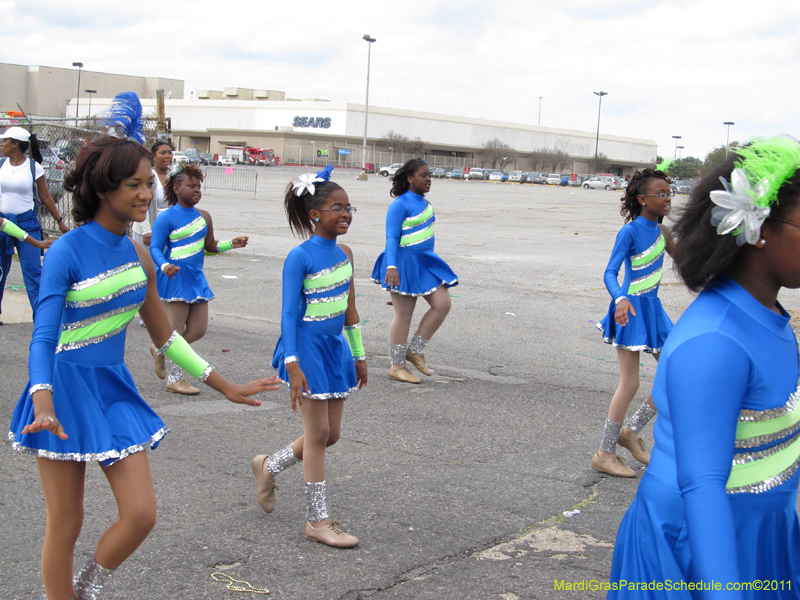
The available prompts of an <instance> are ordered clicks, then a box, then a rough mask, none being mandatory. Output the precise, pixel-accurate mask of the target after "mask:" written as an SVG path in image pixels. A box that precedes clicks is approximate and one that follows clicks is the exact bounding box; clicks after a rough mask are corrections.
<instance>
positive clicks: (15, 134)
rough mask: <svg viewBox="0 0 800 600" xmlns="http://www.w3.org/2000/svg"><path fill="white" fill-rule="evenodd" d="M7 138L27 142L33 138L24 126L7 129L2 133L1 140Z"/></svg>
mask: <svg viewBox="0 0 800 600" xmlns="http://www.w3.org/2000/svg"><path fill="white" fill-rule="evenodd" d="M6 138H11V139H12V140H18V141H20V142H27V141H29V140H30V139H31V134H30V132H29V131H28V130H27V129H23V128H22V127H9V128H8V129H6V131H5V133H2V134H0V140H1V139H6Z"/></svg>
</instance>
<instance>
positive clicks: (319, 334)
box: [272, 235, 357, 400]
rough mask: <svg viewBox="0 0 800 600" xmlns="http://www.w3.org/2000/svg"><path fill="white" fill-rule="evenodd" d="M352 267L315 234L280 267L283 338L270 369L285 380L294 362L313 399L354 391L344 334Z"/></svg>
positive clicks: (334, 247)
mask: <svg viewBox="0 0 800 600" xmlns="http://www.w3.org/2000/svg"><path fill="white" fill-rule="evenodd" d="M352 279H353V265H352V264H351V263H350V260H349V259H348V258H347V255H346V254H345V253H344V251H342V249H341V248H339V246H337V245H336V240H328V239H324V238H321V237H319V236H316V235H315V236H313V237H312V238H311V239H309V240H307V241H305V242H303V243H302V244H300V245H299V246H297V247H296V248H293V249H292V250H291V251H290V252H289V255H288V256H287V257H286V262H285V263H284V265H283V301H282V310H281V337H280V339H279V340H278V344H277V345H276V347H275V353H274V355H273V357H272V368H273V369H277V370H278V375H279V376H280V378H281V379H282V380H283V381H285V382H287V383H288V382H289V374H288V372H287V371H286V364H285V362H284V361H285V360H286V359H289V358H296V359H297V360H298V361H299V364H300V368H301V369H302V370H303V374H304V375H305V376H306V381H308V389H309V390H310V391H311V395H308V394H306V392H305V391H304V392H303V396H304V397H306V398H311V399H313V400H329V399H331V398H347V397H348V396H349V395H350V392H352V391H355V390H356V389H357V382H356V369H355V366H354V365H353V354H352V352H351V351H350V346H349V345H348V343H347V339H346V338H345V336H344V333H342V331H343V328H344V314H345V312H346V311H347V298H348V296H349V291H350V281H351V280H352Z"/></svg>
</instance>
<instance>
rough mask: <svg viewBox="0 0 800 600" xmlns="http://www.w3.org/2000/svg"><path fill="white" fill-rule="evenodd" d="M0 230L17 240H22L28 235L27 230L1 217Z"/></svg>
mask: <svg viewBox="0 0 800 600" xmlns="http://www.w3.org/2000/svg"><path fill="white" fill-rule="evenodd" d="M0 231H2V232H3V233H6V234H8V235H10V236H11V237H14V238H17V239H18V240H24V239H25V238H26V237H28V234H27V232H25V231H22V229H20V228H19V227H18V226H17V225H16V224H14V223H12V222H11V221H9V220H8V219H3V226H2V227H0Z"/></svg>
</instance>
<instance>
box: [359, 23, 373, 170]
mask: <svg viewBox="0 0 800 600" xmlns="http://www.w3.org/2000/svg"><path fill="white" fill-rule="evenodd" d="M361 39H363V40H364V41H365V42H367V97H366V100H365V101H364V147H363V148H362V150H361V157H362V158H361V161H362V163H363V165H362V167H363V169H364V175H365V176H366V173H367V123H368V122H369V63H370V59H371V54H372V44H373V43H375V38H372V37H369V34H368V33H367V34H364V37H363V38H361Z"/></svg>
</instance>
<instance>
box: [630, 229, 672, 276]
mask: <svg viewBox="0 0 800 600" xmlns="http://www.w3.org/2000/svg"><path fill="white" fill-rule="evenodd" d="M666 245H667V241H666V240H665V239H664V236H663V235H659V236H658V239H657V240H656V243H655V244H653V246H652V247H651V248H650V249H649V250H648V251H647V252H646V253H642V254H638V255H636V256H634V257H633V258H631V268H632V269H636V268H642V267H644V266H646V265H647V263H651V262H653V261H654V260H655V259H657V258H658V257H659V256H660V255H661V254H662V253H663V252H664V248H665V247H666Z"/></svg>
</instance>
